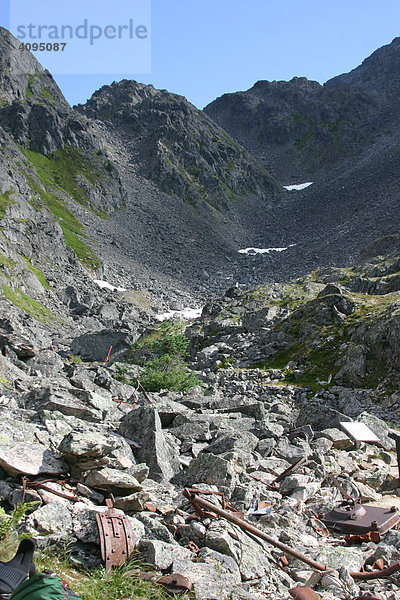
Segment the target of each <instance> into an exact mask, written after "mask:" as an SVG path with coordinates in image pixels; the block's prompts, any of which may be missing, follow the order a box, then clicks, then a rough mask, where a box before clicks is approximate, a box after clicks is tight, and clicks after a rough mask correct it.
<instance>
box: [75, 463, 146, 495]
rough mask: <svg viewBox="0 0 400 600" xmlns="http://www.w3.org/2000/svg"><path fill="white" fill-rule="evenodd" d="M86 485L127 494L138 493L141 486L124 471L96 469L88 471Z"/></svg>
mask: <svg viewBox="0 0 400 600" xmlns="http://www.w3.org/2000/svg"><path fill="white" fill-rule="evenodd" d="M84 483H85V484H86V485H89V486H94V487H99V488H106V489H110V490H120V491H121V492H122V491H128V492H129V493H133V492H140V491H141V490H142V486H141V485H140V483H139V482H138V480H137V479H136V478H135V477H134V476H133V475H130V474H129V473H127V472H126V471H119V470H118V469H109V468H107V467H106V468H104V469H98V470H96V471H90V472H89V474H88V475H87V476H86V477H85V482H84Z"/></svg>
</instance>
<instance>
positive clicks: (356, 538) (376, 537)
mask: <svg viewBox="0 0 400 600" xmlns="http://www.w3.org/2000/svg"><path fill="white" fill-rule="evenodd" d="M344 540H345V542H346V544H347V545H348V546H354V545H356V544H363V543H364V542H374V543H375V544H378V543H379V542H380V541H381V535H380V533H379V531H368V533H363V534H360V535H346V536H345V538H344Z"/></svg>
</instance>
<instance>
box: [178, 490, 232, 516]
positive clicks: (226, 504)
mask: <svg viewBox="0 0 400 600" xmlns="http://www.w3.org/2000/svg"><path fill="white" fill-rule="evenodd" d="M185 491H187V492H188V493H193V494H194V495H196V494H199V493H200V494H205V495H208V496H219V498H220V500H221V504H222V508H223V509H224V510H226V511H227V512H228V513H231V514H234V515H237V516H238V517H239V518H240V519H243V516H244V515H243V513H242V512H240V510H238V509H237V508H236V507H235V506H233V505H232V504H230V503H229V502H228V501H227V499H226V498H225V496H224V494H223V493H222V492H213V491H212V490H199V489H197V488H185ZM186 497H187V498H188V496H186ZM190 502H191V503H192V505H193V508H194V509H195V510H196V512H197V514H198V515H199V517H200V518H201V519H205V518H212V519H214V518H215V515H214V514H212V512H211V513H210V512H208V513H206V512H204V511H203V510H202V509H201V506H200V505H199V504H198V503H197V502H196V500H190ZM209 504H210V506H214V505H213V504H211V503H209Z"/></svg>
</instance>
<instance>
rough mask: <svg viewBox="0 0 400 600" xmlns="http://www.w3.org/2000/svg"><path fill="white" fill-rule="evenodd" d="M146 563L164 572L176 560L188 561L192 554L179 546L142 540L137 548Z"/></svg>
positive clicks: (158, 541)
mask: <svg viewBox="0 0 400 600" xmlns="http://www.w3.org/2000/svg"><path fill="white" fill-rule="evenodd" d="M138 549H139V551H140V552H141V553H142V555H143V558H144V560H145V562H146V563H148V564H150V565H154V566H155V567H156V568H157V569H160V570H161V571H165V570H167V569H169V568H170V566H171V565H172V563H173V562H174V561H176V560H183V561H190V560H192V558H193V556H194V555H193V552H191V551H190V550H188V549H187V548H182V546H179V544H176V543H174V544H171V543H166V542H162V541H160V540H147V539H142V540H141V541H140V543H139V547H138Z"/></svg>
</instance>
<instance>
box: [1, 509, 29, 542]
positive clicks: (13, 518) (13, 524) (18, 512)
mask: <svg viewBox="0 0 400 600" xmlns="http://www.w3.org/2000/svg"><path fill="white" fill-rule="evenodd" d="M37 504H38V502H20V503H19V504H18V505H17V506H16V507H15V508H14V510H13V511H12V513H11V515H8V514H7V513H6V511H5V510H4V508H2V507H1V506H0V541H1V542H3V540H5V539H6V538H7V537H8V536H9V535H10V534H11V533H13V532H14V531H15V530H16V529H18V525H19V524H20V523H21V521H23V520H24V519H25V517H26V515H27V513H28V512H29V511H31V510H32V509H34V508H35V507H36V505H37Z"/></svg>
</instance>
